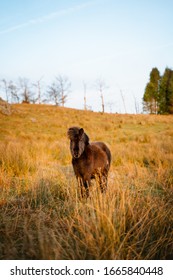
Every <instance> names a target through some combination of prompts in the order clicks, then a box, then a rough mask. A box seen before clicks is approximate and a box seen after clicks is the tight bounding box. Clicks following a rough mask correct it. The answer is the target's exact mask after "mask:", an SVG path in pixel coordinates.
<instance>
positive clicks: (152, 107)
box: [143, 67, 160, 114]
mask: <svg viewBox="0 0 173 280" xmlns="http://www.w3.org/2000/svg"><path fill="white" fill-rule="evenodd" d="M159 84H160V73H159V70H158V69H157V68H156V67H155V68H153V69H152V70H151V72H150V81H149V82H148V83H147V85H146V88H145V92H144V96H143V109H144V111H146V112H149V113H150V114H157V113H158V101H159Z"/></svg>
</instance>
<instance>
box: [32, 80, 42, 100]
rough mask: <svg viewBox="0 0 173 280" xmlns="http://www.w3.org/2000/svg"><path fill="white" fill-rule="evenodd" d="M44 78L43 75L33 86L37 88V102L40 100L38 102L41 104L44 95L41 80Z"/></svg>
mask: <svg viewBox="0 0 173 280" xmlns="http://www.w3.org/2000/svg"><path fill="white" fill-rule="evenodd" d="M42 79H43V77H41V78H40V79H39V80H38V81H36V82H35V83H34V84H33V86H34V87H35V88H36V91H37V97H36V102H38V104H41V95H42V90H41V80H42Z"/></svg>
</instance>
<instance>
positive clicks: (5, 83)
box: [1, 79, 10, 102]
mask: <svg viewBox="0 0 173 280" xmlns="http://www.w3.org/2000/svg"><path fill="white" fill-rule="evenodd" d="M1 82H2V89H3V91H4V93H5V96H6V101H7V102H9V94H10V93H9V82H8V81H7V80H6V79H2V80H1Z"/></svg>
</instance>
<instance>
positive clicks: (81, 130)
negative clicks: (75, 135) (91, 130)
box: [79, 128, 84, 136]
mask: <svg viewBox="0 0 173 280" xmlns="http://www.w3.org/2000/svg"><path fill="white" fill-rule="evenodd" d="M83 133H84V130H83V128H80V129H79V136H82V135H83Z"/></svg>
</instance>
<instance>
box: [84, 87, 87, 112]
mask: <svg viewBox="0 0 173 280" xmlns="http://www.w3.org/2000/svg"><path fill="white" fill-rule="evenodd" d="M83 89H84V110H85V111H86V110H87V104H86V90H87V85H86V83H85V82H83Z"/></svg>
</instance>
